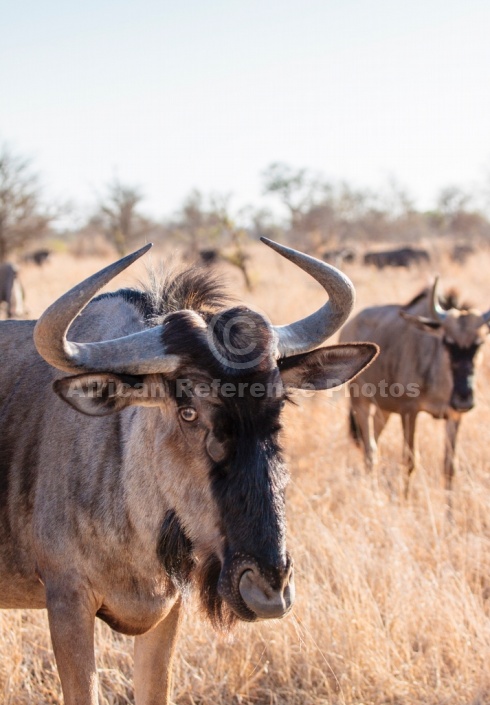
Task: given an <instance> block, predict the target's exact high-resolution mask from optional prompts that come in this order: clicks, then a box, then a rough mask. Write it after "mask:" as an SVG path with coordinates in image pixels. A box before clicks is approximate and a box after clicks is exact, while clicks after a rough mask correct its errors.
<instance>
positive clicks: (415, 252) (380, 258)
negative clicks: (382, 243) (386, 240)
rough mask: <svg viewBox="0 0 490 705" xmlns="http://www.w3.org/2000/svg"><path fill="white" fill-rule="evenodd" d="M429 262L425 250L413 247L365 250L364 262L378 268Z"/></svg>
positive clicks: (428, 256)
mask: <svg viewBox="0 0 490 705" xmlns="http://www.w3.org/2000/svg"><path fill="white" fill-rule="evenodd" d="M424 262H427V263H428V262H430V255H429V253H428V252H427V250H424V249H422V248H415V247H398V248H397V249H395V250H383V251H381V252H366V254H365V255H364V264H372V265H374V266H375V267H377V268H378V269H383V267H410V265H411V264H422V263H424Z"/></svg>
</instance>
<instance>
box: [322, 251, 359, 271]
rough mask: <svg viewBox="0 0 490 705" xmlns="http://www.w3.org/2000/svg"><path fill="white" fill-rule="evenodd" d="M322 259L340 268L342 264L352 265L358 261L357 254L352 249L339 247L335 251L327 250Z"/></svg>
mask: <svg viewBox="0 0 490 705" xmlns="http://www.w3.org/2000/svg"><path fill="white" fill-rule="evenodd" d="M322 259H324V260H325V261H326V262H330V263H331V264H334V265H335V266H336V267H339V266H340V265H342V264H346V263H347V264H352V262H355V260H356V253H355V251H354V250H353V249H352V248H351V247H339V248H337V249H335V250H325V251H324V252H323V253H322Z"/></svg>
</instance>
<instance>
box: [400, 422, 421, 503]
mask: <svg viewBox="0 0 490 705" xmlns="http://www.w3.org/2000/svg"><path fill="white" fill-rule="evenodd" d="M416 420H417V414H416V413H413V412H409V413H408V414H403V416H402V421H403V441H404V442H403V464H404V465H405V467H406V470H407V476H406V483H405V497H408V490H409V486H410V476H411V474H412V472H413V471H414V470H415V422H416Z"/></svg>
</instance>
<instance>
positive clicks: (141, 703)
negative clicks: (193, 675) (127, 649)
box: [134, 598, 181, 705]
mask: <svg viewBox="0 0 490 705" xmlns="http://www.w3.org/2000/svg"><path fill="white" fill-rule="evenodd" d="M180 613H181V600H180V598H179V599H178V600H177V602H176V603H175V605H174V606H173V607H172V609H171V610H170V612H169V614H168V615H167V616H166V617H165V619H163V620H162V621H161V622H159V624H157V626H156V627H154V628H153V629H151V630H150V631H149V632H146V634H142V635H141V636H137V637H136V638H135V640H134V692H135V702H136V705H167V703H168V702H169V699H170V685H171V675H172V674H171V668H172V658H173V654H174V650H175V644H176V641H177V635H178V628H179V624H180Z"/></svg>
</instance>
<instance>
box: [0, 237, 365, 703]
mask: <svg viewBox="0 0 490 705" xmlns="http://www.w3.org/2000/svg"><path fill="white" fill-rule="evenodd" d="M266 243H267V244H268V245H270V247H272V248H273V249H274V250H276V251H277V252H278V253H279V254H281V255H283V256H284V257H286V258H287V259H288V260H290V261H291V262H293V263H295V264H296V265H298V266H299V267H300V268H302V269H303V270H304V271H305V272H307V273H309V274H310V275H311V276H312V277H314V278H315V279H316V280H317V281H318V282H319V283H320V284H321V285H322V286H323V287H324V288H325V290H326V291H327V293H328V295H329V300H328V301H327V303H325V304H324V305H323V306H322V307H321V308H320V309H319V310H318V311H317V312H316V313H313V314H311V315H310V316H308V317H306V318H305V319H303V320H299V321H297V322H295V323H291V324H288V325H284V326H272V325H271V324H270V323H269V322H268V321H267V320H266V319H265V318H264V316H262V315H259V314H258V313H256V312H253V311H251V310H250V309H248V308H245V307H244V306H232V307H230V306H229V305H228V303H227V301H226V299H225V298H224V297H223V294H222V290H221V288H220V286H219V285H218V284H217V282H216V280H214V279H213V278H212V276H211V275H210V274H209V273H208V272H203V271H199V270H189V271H186V272H184V273H181V274H179V275H176V276H175V277H173V278H169V279H166V280H162V279H161V278H157V279H155V281H154V283H153V286H152V287H150V288H148V289H147V290H143V291H139V290H131V289H122V290H119V291H116V292H114V293H111V294H103V295H101V296H98V297H97V298H93V297H94V296H95V294H96V293H97V292H98V291H99V289H100V288H101V287H102V286H104V285H105V284H107V283H108V282H109V281H110V280H111V279H112V278H113V277H114V276H115V275H116V274H118V273H119V272H121V271H122V270H123V269H125V268H126V267H127V266H128V265H130V264H131V263H132V262H133V261H134V260H135V259H136V258H138V257H140V256H141V255H142V254H143V253H144V252H146V250H147V249H148V246H147V247H145V248H143V249H141V250H139V251H138V252H136V253H134V254H133V255H129V256H127V257H125V258H124V259H122V260H120V261H119V262H116V263H115V264H113V265H111V266H109V267H107V268H106V269H104V270H102V271H101V272H99V273H97V274H95V275H93V276H92V277H90V278H89V279H87V280H86V281H84V282H82V283H81V284H79V285H78V286H76V287H75V288H74V289H72V290H71V291H69V292H68V293H67V294H65V295H64V296H62V297H61V298H60V299H59V300H58V301H56V302H55V303H54V304H52V305H51V306H50V308H49V309H47V311H46V312H45V313H44V314H43V315H42V316H41V318H40V319H39V321H38V322H37V324H36V323H35V322H33V321H22V322H21V321H5V322H4V323H2V324H0V351H1V353H0V354H1V360H2V370H1V371H2V375H3V376H2V383H1V386H0V389H1V392H0V393H1V405H0V606H3V607H29V608H43V607H47V610H48V616H49V625H50V630H51V637H52V642H53V647H54V652H55V657H56V661H57V665H58V671H59V674H60V678H61V683H62V688H63V693H64V698H65V703H66V705H82V703H83V705H95V704H96V703H97V675H96V667H95V657H94V647H93V630H94V619H95V617H99V618H101V619H103V620H104V621H105V622H107V623H108V624H109V625H110V626H111V627H112V628H113V629H115V630H117V631H119V632H123V633H125V634H130V635H135V637H136V638H135V697H136V702H137V703H138V705H150V703H151V704H152V705H154V704H155V703H167V702H168V697H169V679H170V676H169V669H170V664H171V658H172V653H173V650H174V647H175V641H176V634H177V628H178V624H179V613H180V610H181V597H182V592H183V591H184V592H185V591H187V590H188V589H192V588H195V589H196V591H197V593H198V595H199V597H200V604H201V606H202V609H203V612H204V614H205V615H207V616H208V617H209V619H210V620H211V622H212V623H214V624H215V625H217V626H220V625H221V626H231V625H232V623H233V622H234V621H236V620H237V619H238V620H246V621H254V620H257V619H267V618H270V617H282V616H283V615H285V614H286V613H287V612H288V611H289V609H290V607H291V605H292V602H293V598H294V583H293V567H292V560H291V558H290V556H289V554H288V553H287V551H286V546H285V517H284V491H285V485H286V481H287V472H286V469H285V466H284V463H283V460H282V458H281V449H280V445H279V439H278V434H279V431H280V428H281V409H282V407H283V404H284V402H285V401H286V400H287V398H288V396H287V390H288V388H295V387H303V386H304V385H307V386H308V388H314V389H327V388H329V387H331V386H333V385H334V384H335V385H336V384H338V383H339V381H346V380H348V379H349V378H351V377H352V376H353V375H355V374H356V373H357V372H359V370H361V369H362V368H363V367H364V366H365V365H366V364H369V362H370V361H371V359H372V358H373V356H374V355H375V353H376V347H375V346H373V345H371V344H364V343H362V344H359V345H350V344H349V345H342V346H333V347H327V348H319V349H318V346H319V345H320V344H321V343H322V342H324V341H325V339H326V338H328V337H329V336H330V335H331V334H332V333H333V332H334V331H335V330H336V329H337V328H338V327H339V326H340V325H341V324H342V323H343V322H344V321H345V319H346V318H347V316H348V314H349V312H350V311H351V308H352V305H353V300H354V289H353V287H352V284H351V282H350V281H349V280H348V279H347V278H346V277H345V276H344V275H343V274H342V273H341V272H339V271H338V270H336V269H335V268H334V267H331V266H329V265H327V264H325V263H323V262H320V261H318V260H315V259H313V258H312V257H308V256H307V255H304V254H301V253H299V252H296V251H294V250H291V249H289V248H286V247H283V246H280V245H277V244H276V243H273V242H270V241H266ZM225 304H226V305H225ZM80 313H81V315H79V314H80ZM67 336H68V337H67ZM33 339H34V342H33ZM34 344H35V346H36V347H34ZM36 348H37V350H36ZM53 389H54V392H53ZM65 402H67V403H68V405H67V404H66V403H65ZM80 412H82V413H80ZM118 412H119V413H118Z"/></svg>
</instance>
